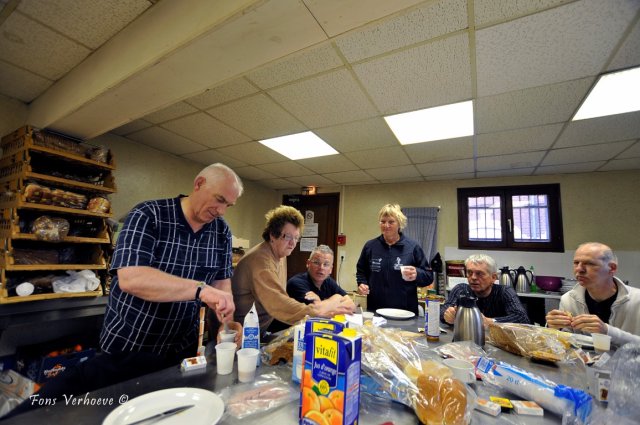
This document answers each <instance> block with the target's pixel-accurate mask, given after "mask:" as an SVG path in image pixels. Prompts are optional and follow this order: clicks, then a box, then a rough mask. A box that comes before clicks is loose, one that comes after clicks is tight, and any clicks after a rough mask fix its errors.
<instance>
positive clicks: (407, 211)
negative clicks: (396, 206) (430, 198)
mask: <svg viewBox="0 0 640 425" xmlns="http://www.w3.org/2000/svg"><path fill="white" fill-rule="evenodd" d="M438 211H439V208H438V207H422V208H403V209H402V212H403V213H404V215H406V216H407V227H406V228H405V229H404V231H403V233H404V234H405V235H406V236H408V237H409V238H411V239H413V240H415V241H417V242H418V243H419V244H420V246H422V249H423V251H424V255H425V256H426V257H427V261H428V262H429V263H431V260H432V259H433V257H434V256H435V255H436V250H437V245H436V236H437V227H438Z"/></svg>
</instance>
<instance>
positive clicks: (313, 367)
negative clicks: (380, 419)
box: [299, 329, 362, 425]
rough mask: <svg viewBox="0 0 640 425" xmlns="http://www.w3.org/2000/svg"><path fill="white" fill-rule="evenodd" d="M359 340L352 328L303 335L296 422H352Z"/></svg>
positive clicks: (352, 424)
mask: <svg viewBox="0 0 640 425" xmlns="http://www.w3.org/2000/svg"><path fill="white" fill-rule="evenodd" d="M361 353H362V340H361V338H360V336H358V335H357V334H356V332H355V331H354V330H353V329H344V330H343V331H342V332H341V333H340V334H337V335H333V334H328V333H322V332H311V333H308V334H306V335H305V362H304V371H303V373H302V385H301V386H300V412H299V413H300V414H299V417H300V424H302V425H355V424H357V423H358V415H359V410H360V358H361Z"/></svg>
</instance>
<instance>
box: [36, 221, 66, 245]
mask: <svg viewBox="0 0 640 425" xmlns="http://www.w3.org/2000/svg"><path fill="white" fill-rule="evenodd" d="M31 233H33V234H34V235H36V238H37V239H39V240H42V241H49V242H60V241H61V240H63V239H64V238H65V237H66V236H67V234H68V233H69V222H68V221H67V220H65V219H64V218H53V217H49V216H47V215H43V216H41V217H38V218H36V219H35V220H33V223H32V224H31Z"/></svg>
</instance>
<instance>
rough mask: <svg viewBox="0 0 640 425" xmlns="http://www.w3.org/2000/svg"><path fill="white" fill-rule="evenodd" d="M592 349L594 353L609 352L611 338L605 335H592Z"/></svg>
mask: <svg viewBox="0 0 640 425" xmlns="http://www.w3.org/2000/svg"><path fill="white" fill-rule="evenodd" d="M591 336H592V337H593V348H595V349H596V351H609V350H611V337H610V336H609V335H605V334H598V333H592V334H591Z"/></svg>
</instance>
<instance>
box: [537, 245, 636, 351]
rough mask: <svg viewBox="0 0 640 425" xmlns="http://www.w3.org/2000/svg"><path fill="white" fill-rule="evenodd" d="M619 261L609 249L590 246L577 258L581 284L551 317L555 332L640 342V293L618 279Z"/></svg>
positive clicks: (575, 265) (575, 269) (575, 267)
mask: <svg viewBox="0 0 640 425" xmlns="http://www.w3.org/2000/svg"><path fill="white" fill-rule="evenodd" d="M617 270H618V259H617V258H616V256H615V254H614V253H613V251H612V250H611V248H609V247H608V246H607V245H604V244H602V243H598V242H588V243H584V244H582V245H580V246H579V247H578V249H577V250H576V253H575V255H574V256H573V273H574V274H575V276H576V279H577V280H578V285H576V286H575V287H574V288H573V289H572V290H570V291H569V292H567V293H566V294H564V295H563V296H562V298H561V299H560V308H559V309H558V310H552V311H550V312H549V313H548V314H547V317H546V319H547V325H548V326H549V327H551V328H570V329H573V330H576V331H579V332H582V333H602V334H606V335H609V336H611V342H612V343H613V344H615V345H618V346H620V345H623V344H626V343H627V342H640V289H638V288H633V287H630V286H627V285H625V284H624V283H623V282H622V281H621V280H620V279H618V278H617V277H615V274H616V272H617Z"/></svg>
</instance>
